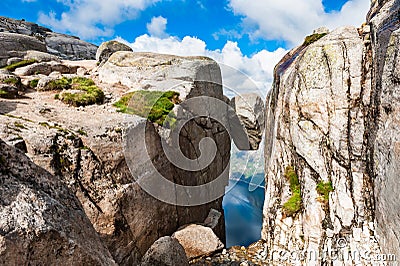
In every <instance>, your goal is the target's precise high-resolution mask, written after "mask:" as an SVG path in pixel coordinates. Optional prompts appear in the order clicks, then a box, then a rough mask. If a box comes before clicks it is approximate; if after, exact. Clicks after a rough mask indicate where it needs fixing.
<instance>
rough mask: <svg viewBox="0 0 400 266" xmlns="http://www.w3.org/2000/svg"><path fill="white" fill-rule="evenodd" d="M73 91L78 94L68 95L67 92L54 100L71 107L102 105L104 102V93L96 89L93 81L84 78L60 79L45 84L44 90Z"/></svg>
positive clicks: (57, 95)
mask: <svg viewBox="0 0 400 266" xmlns="http://www.w3.org/2000/svg"><path fill="white" fill-rule="evenodd" d="M69 89H74V90H78V91H82V92H81V93H79V92H74V93H70V92H68V91H66V92H63V93H61V94H56V95H55V96H54V98H55V99H56V100H60V101H62V102H63V103H66V104H70V105H73V106H86V105H91V104H102V103H103V102H104V92H103V91H102V90H101V89H100V88H98V87H97V86H96V85H95V83H94V81H93V80H91V79H88V78H84V77H75V78H66V77H63V78H60V79H57V80H52V81H50V82H49V84H47V86H46V90H58V91H59V90H69Z"/></svg>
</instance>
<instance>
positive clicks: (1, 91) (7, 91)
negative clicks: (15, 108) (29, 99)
mask: <svg viewBox="0 0 400 266" xmlns="http://www.w3.org/2000/svg"><path fill="white" fill-rule="evenodd" d="M17 96H18V88H17V86H15V85H13V84H1V83H0V98H5V99H14V98H17Z"/></svg>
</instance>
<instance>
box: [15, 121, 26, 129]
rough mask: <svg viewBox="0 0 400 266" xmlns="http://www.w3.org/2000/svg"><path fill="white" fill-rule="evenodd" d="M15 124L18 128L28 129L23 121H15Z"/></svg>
mask: <svg viewBox="0 0 400 266" xmlns="http://www.w3.org/2000/svg"><path fill="white" fill-rule="evenodd" d="M14 126H15V127H17V128H21V129H26V127H25V126H24V125H23V124H22V123H19V122H14Z"/></svg>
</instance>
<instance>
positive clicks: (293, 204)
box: [283, 166, 302, 216]
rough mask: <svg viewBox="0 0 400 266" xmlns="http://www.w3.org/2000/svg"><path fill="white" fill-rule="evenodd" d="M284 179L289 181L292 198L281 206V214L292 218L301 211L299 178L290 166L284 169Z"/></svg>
mask: <svg viewBox="0 0 400 266" xmlns="http://www.w3.org/2000/svg"><path fill="white" fill-rule="evenodd" d="M285 178H286V179H287V180H288V181H289V184H290V191H291V192H292V196H291V197H290V198H289V200H288V201H287V202H286V203H285V204H283V213H284V214H285V215H286V216H294V215H295V214H296V213H298V212H299V211H300V210H301V206H302V198H301V186H300V182H299V178H298V176H297V174H296V171H295V170H294V168H293V167H292V166H288V167H286V169H285Z"/></svg>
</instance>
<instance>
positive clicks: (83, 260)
mask: <svg viewBox="0 0 400 266" xmlns="http://www.w3.org/2000/svg"><path fill="white" fill-rule="evenodd" d="M0 184H1V186H0V216H1V222H0V264H2V265H10V264H15V265H17V264H18V265H28V264H29V265H42V264H43V262H44V260H45V263H46V264H49V265H50V264H51V265H56V264H61V265H66V264H68V265H78V264H79V265H82V264H85V265H115V262H114V260H113V259H112V257H111V255H110V253H109V251H108V250H107V248H106V247H105V246H104V245H103V243H102V241H101V240H100V237H99V236H98V234H97V233H96V231H95V230H94V228H93V226H92V224H91V223H90V220H89V219H88V217H87V216H86V214H85V212H84V211H83V208H82V206H81V203H80V202H79V201H78V199H77V197H76V196H75V195H74V194H73V193H72V191H71V190H69V189H68V187H67V186H66V185H65V184H64V183H63V182H62V181H60V180H59V178H57V177H56V176H54V175H52V174H50V173H49V172H47V171H46V170H44V169H43V168H41V167H39V166H37V165H35V164H34V163H33V162H31V161H30V159H29V158H28V157H26V155H25V154H23V152H22V151H21V150H18V149H15V148H13V147H11V146H9V145H7V144H6V143H5V142H3V141H2V140H0Z"/></svg>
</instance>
